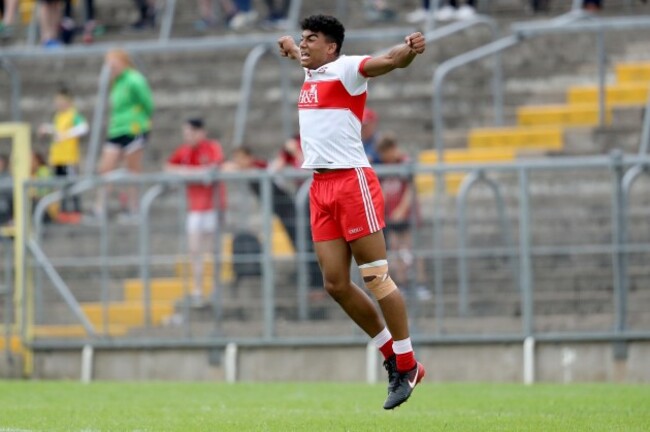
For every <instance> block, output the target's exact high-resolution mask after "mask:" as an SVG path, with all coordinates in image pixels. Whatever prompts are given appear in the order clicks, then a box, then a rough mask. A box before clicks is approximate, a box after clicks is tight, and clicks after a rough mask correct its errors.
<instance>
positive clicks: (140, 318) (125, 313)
mask: <svg viewBox="0 0 650 432" xmlns="http://www.w3.org/2000/svg"><path fill="white" fill-rule="evenodd" d="M81 308H82V309H83V311H84V313H85V314H86V316H87V317H88V319H89V320H90V322H91V323H92V324H93V325H94V326H95V327H97V328H100V327H101V326H102V325H103V323H104V312H103V305H102V304H101V303H82V304H81ZM107 309H108V324H109V325H123V326H133V327H137V326H143V325H144V324H145V322H144V315H145V314H144V307H143V304H142V302H114V303H109V304H108V307H107ZM173 312H174V305H173V304H172V303H171V302H152V303H151V322H152V324H153V325H158V324H160V323H161V322H162V320H163V318H165V317H167V316H169V315H171V314H172V313H173Z"/></svg>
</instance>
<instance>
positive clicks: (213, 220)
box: [165, 118, 225, 303]
mask: <svg viewBox="0 0 650 432" xmlns="http://www.w3.org/2000/svg"><path fill="white" fill-rule="evenodd" d="M183 139H184V140H185V144H183V145H181V146H180V147H178V148H177V149H176V151H174V153H173V154H172V155H171V156H170V157H169V159H168V160H167V165H166V167H165V169H166V171H169V172H174V173H177V174H184V175H196V174H201V173H207V172H209V171H212V170H215V169H218V167H219V166H220V165H221V163H222V162H223V150H222V148H221V144H219V142H218V141H215V140H209V139H208V138H207V133H206V130H205V126H204V123H203V120H202V119H200V118H192V119H189V120H187V121H186V122H185V124H184V125H183ZM187 203H188V209H189V211H188V214H187V223H186V227H187V237H188V249H189V253H190V259H191V262H192V280H193V285H192V298H193V299H194V300H195V302H196V303H199V302H202V298H203V290H202V287H203V254H204V253H206V252H209V251H211V249H212V239H213V237H214V235H215V232H216V230H217V225H218V220H217V214H216V211H215V208H219V209H220V210H223V209H224V208H225V188H224V187H223V185H222V184H219V185H218V186H217V184H214V183H213V184H203V183H198V184H189V185H188V186H187Z"/></svg>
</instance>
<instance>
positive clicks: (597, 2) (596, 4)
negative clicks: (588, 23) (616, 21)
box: [582, 0, 603, 12]
mask: <svg viewBox="0 0 650 432" xmlns="http://www.w3.org/2000/svg"><path fill="white" fill-rule="evenodd" d="M582 7H583V8H584V9H585V10H588V11H590V12H598V11H600V10H601V9H602V8H603V2H602V0H584V2H583V3H582Z"/></svg>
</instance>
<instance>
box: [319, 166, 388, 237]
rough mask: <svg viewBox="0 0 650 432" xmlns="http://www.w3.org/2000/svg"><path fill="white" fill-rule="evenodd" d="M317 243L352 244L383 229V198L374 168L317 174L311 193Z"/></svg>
mask: <svg viewBox="0 0 650 432" xmlns="http://www.w3.org/2000/svg"><path fill="white" fill-rule="evenodd" d="M309 210H310V212H311V231H312V237H313V239H314V241H315V242H320V241H328V240H334V239H338V238H344V239H345V241H347V242H351V241H352V240H356V239H358V238H361V237H364V236H367V235H369V234H372V233H374V232H377V231H379V230H381V229H382V228H384V226H385V223H384V196H383V194H382V192H381V187H380V185H379V180H378V179H377V175H376V174H375V172H374V171H373V170H372V168H349V169H339V170H333V171H328V172H325V173H314V181H313V183H312V184H311V189H310V190H309Z"/></svg>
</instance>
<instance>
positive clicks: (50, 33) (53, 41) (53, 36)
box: [38, 0, 62, 48]
mask: <svg viewBox="0 0 650 432" xmlns="http://www.w3.org/2000/svg"><path fill="white" fill-rule="evenodd" d="M39 1H40V2H41V5H40V7H39V10H38V13H39V15H38V18H39V24H40V31H41V43H42V44H43V46H44V47H46V48H56V47H59V46H61V41H60V40H59V27H60V26H61V17H62V10H61V7H62V1H61V0H39Z"/></svg>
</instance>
